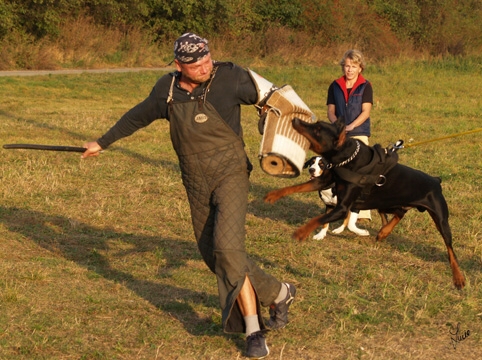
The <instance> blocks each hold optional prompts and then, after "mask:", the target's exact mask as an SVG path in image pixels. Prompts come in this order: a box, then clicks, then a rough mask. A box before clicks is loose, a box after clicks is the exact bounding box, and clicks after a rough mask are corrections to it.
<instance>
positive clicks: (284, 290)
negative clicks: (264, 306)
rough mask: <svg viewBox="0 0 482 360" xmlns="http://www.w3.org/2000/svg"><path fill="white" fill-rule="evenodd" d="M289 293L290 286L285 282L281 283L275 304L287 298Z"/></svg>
mask: <svg viewBox="0 0 482 360" xmlns="http://www.w3.org/2000/svg"><path fill="white" fill-rule="evenodd" d="M287 295H288V286H286V284H285V283H281V289H280V291H279V294H278V297H277V298H276V299H275V300H274V303H275V304H278V303H279V302H280V301H283V300H284V299H286V296H287Z"/></svg>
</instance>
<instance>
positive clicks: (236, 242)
mask: <svg viewBox="0 0 482 360" xmlns="http://www.w3.org/2000/svg"><path fill="white" fill-rule="evenodd" d="M174 55H175V60H174V61H175V64H176V68H177V71H175V72H173V73H170V74H166V75H164V76H162V77H161V78H160V79H159V80H158V81H157V83H156V84H155V86H154V88H153V89H152V91H151V93H150V95H149V96H148V97H147V98H146V99H145V100H144V101H142V102H141V103H139V104H138V105H136V106H135V107H133V108H132V109H131V110H129V111H128V112H127V113H125V114H124V115H123V116H122V117H121V118H120V120H119V121H118V122H117V123H116V124H115V125H114V126H113V127H112V128H111V129H110V130H109V131H107V133H105V134H104V135H103V136H102V137H101V138H99V139H98V140H97V141H94V142H89V143H86V144H84V147H85V148H87V150H86V151H85V153H84V154H83V155H82V157H83V158H86V157H89V156H96V155H98V154H99V152H100V151H101V150H102V149H105V148H107V147H108V146H109V145H110V144H112V143H113V142H115V141H117V140H119V139H121V138H123V137H126V136H129V135H131V134H133V133H134V132H135V131H136V130H138V129H140V128H142V127H145V126H147V125H149V124H150V123H152V122H153V121H154V120H157V119H167V120H168V121H169V123H170V135H171V140H172V144H173V147H174V149H175V151H176V153H177V156H178V158H179V164H180V168H181V173H182V181H183V184H184V187H185V188H186V192H187V196H188V199H189V204H190V207H191V217H192V223H193V227H194V234H195V237H196V241H197V244H198V248H199V251H200V253H201V255H202V257H203V259H204V261H205V263H206V264H207V266H208V267H209V269H210V270H211V271H212V272H213V273H215V274H216V279H217V283H218V291H219V299H220V303H221V308H222V321H223V329H224V331H225V332H228V333H231V332H244V333H245V334H246V341H247V350H246V355H247V356H248V357H250V358H263V357H265V356H267V355H268V354H269V349H268V347H267V345H266V339H265V336H264V334H265V330H266V325H265V324H264V321H263V318H262V315H261V311H260V308H261V306H266V307H268V306H269V314H270V319H269V320H268V322H267V326H268V327H269V328H272V329H279V328H282V327H284V326H285V325H286V324H287V323H288V308H289V306H290V305H291V303H292V302H293V300H294V296H295V293H296V289H295V287H294V286H293V285H292V284H288V283H281V282H280V281H278V280H277V279H275V278H274V277H273V276H271V275H269V274H267V273H265V272H264V271H263V270H261V269H260V268H259V267H258V266H257V265H256V264H255V263H254V262H253V261H252V260H251V259H250V258H249V257H248V256H247V254H246V250H245V236H246V232H245V220H246V212H247V205H248V191H249V172H250V170H251V164H250V162H249V160H248V157H247V155H246V152H245V150H244V142H243V139H242V128H241V105H256V104H258V103H259V102H260V101H261V100H262V99H260V95H259V91H258V89H257V86H256V84H255V82H254V79H253V77H252V76H251V75H250V73H249V72H248V71H247V70H245V69H242V68H240V67H239V66H237V65H234V64H232V63H220V62H216V61H213V60H212V59H211V55H210V52H209V48H208V42H207V40H206V39H203V38H201V37H199V36H197V35H195V34H192V33H187V34H184V35H182V36H181V37H179V38H178V39H177V40H176V42H175V44H174Z"/></svg>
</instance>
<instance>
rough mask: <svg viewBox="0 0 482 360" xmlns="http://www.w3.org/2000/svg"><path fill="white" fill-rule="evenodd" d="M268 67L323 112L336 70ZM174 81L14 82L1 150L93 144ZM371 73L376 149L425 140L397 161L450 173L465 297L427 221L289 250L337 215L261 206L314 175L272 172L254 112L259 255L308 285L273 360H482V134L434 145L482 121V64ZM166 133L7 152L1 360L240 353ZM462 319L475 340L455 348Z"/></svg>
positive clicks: (308, 206) (142, 75)
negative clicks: (314, 224)
mask: <svg viewBox="0 0 482 360" xmlns="http://www.w3.org/2000/svg"><path fill="white" fill-rule="evenodd" d="M253 70H254V71H256V72H259V73H260V74H262V75H263V76H264V77H266V78H267V79H269V80H270V81H273V82H274V83H275V84H278V85H283V84H290V85H292V86H293V88H294V89H295V90H296V91H297V93H298V94H299V95H300V96H301V98H302V99H303V100H304V101H305V102H306V103H307V104H308V105H309V106H310V107H311V109H312V110H313V111H314V112H315V113H316V114H317V116H318V117H319V118H320V119H321V120H324V119H326V106H325V101H326V90H327V88H328V85H329V83H330V82H331V81H332V80H333V79H334V78H336V77H338V76H339V75H340V69H339V66H337V65H333V66H326V67H314V66H313V67H285V68H284V67H273V68H259V69H257V68H253ZM162 74H163V73H162V72H156V71H148V72H139V73H138V72H136V73H110V74H81V75H51V76H34V77H25V78H22V77H0V97H1V99H2V101H1V103H0V121H1V123H2V127H1V128H0V138H1V140H2V143H23V142H28V143H39V144H58V145H73V146H82V144H83V143H84V142H85V141H90V140H95V139H97V138H98V137H99V136H100V135H102V134H103V133H104V132H105V131H106V130H108V129H109V127H110V126H111V125H112V124H113V123H114V122H115V121H117V119H118V118H119V117H120V116H121V115H122V114H123V113H124V112H125V111H126V110H128V109H129V108H130V107H132V106H133V105H135V104H137V103H138V102H139V101H141V100H143V98H144V97H145V96H147V94H148V93H149V92H150V90H151V88H152V86H153V85H154V83H155V81H156V80H157V78H159V77H160V76H162ZM365 76H366V78H368V79H369V80H370V81H372V83H373V87H374V97H375V104H374V107H373V112H372V122H373V126H372V130H373V136H372V138H371V139H370V141H371V143H372V144H375V143H380V144H382V145H385V146H386V145H388V144H391V143H394V142H395V141H396V140H398V139H403V140H404V141H405V143H406V144H411V143H419V142H421V144H419V145H416V146H412V147H407V148H405V149H403V150H400V151H399V155H400V162H401V163H403V164H406V165H408V166H412V167H415V168H417V169H420V170H423V171H425V172H427V173H429V174H431V175H434V176H440V177H441V178H442V180H443V182H442V186H443V189H444V194H445V197H446V199H447V202H448V204H449V209H450V214H451V216H450V223H451V226H452V232H453V235H454V249H455V252H456V254H457V256H458V259H459V262H460V265H461V268H462V270H463V272H464V273H465V275H466V278H467V287H466V288H465V289H464V290H463V291H457V290H455V288H454V287H453V285H452V280H451V271H450V267H449V264H448V261H447V254H446V249H445V246H444V244H443V240H442V238H441V236H440V235H439V234H438V232H437V230H436V229H435V226H434V224H433V223H432V221H431V219H430V218H429V215H428V214H426V213H419V212H418V211H416V210H411V211H409V212H408V213H407V215H406V217H405V218H404V219H403V220H402V222H401V223H400V224H399V225H398V226H397V227H396V228H395V231H394V232H393V233H392V234H391V235H390V236H389V237H388V238H387V239H386V241H384V242H383V243H375V242H374V236H375V235H376V233H377V231H378V228H379V226H380V220H379V219H378V218H377V216H376V214H374V216H373V217H374V219H373V221H372V222H371V223H369V224H368V225H366V227H367V229H368V230H369V231H370V233H371V236H370V237H369V238H360V237H357V236H355V235H353V234H351V233H348V232H345V233H343V234H342V235H333V234H330V235H328V237H327V238H326V239H325V240H323V241H316V240H312V239H308V240H307V241H306V242H303V243H297V242H295V241H294V240H292V238H291V234H292V233H293V232H294V230H295V229H296V228H297V227H298V226H300V225H302V224H304V223H305V222H306V221H308V219H310V218H311V217H314V216H316V215H318V214H319V213H320V212H321V211H323V206H322V205H321V203H320V200H319V199H318V196H317V194H315V193H312V194H296V195H294V196H291V197H289V198H286V199H282V200H280V201H279V202H278V203H276V204H274V205H269V204H265V203H264V202H263V196H264V195H265V194H266V193H267V192H268V191H270V190H272V189H275V188H280V187H284V186H287V185H290V184H295V183H299V182H304V181H305V180H306V179H307V176H306V174H302V176H300V177H299V178H297V179H279V178H273V177H270V176H269V175H267V174H265V173H264V172H263V171H262V170H261V169H260V167H259V165H258V163H257V154H258V150H259V143H260V140H261V137H260V135H259V133H258V132H257V120H258V119H257V115H256V112H255V110H254V109H253V108H251V107H246V108H243V125H244V131H245V140H246V149H247V151H248V154H249V155H250V158H251V160H252V162H253V163H254V164H255V170H254V172H253V173H252V176H251V180H252V185H251V192H250V195H249V206H248V216H247V223H246V230H247V234H248V237H247V241H246V245H247V248H248V251H249V253H250V255H251V256H252V257H253V259H254V260H255V261H257V262H258V263H259V264H260V266H262V267H263V268H265V269H266V271H268V272H269V273H271V274H273V275H274V276H276V277H278V278H280V279H283V280H285V281H291V282H293V283H295V284H296V285H297V287H298V296H297V299H296V301H295V303H294V305H293V307H292V311H291V315H290V319H291V323H290V324H289V326H288V327H287V328H286V329H284V330H282V331H277V332H271V333H269V334H268V343H269V346H270V349H271V354H272V355H271V356H272V358H273V359H320V358H326V359H328V358H329V359H407V358H416V359H422V358H423V359H434V358H440V359H458V358H460V359H478V358H481V357H482V350H481V349H482V346H481V345H482V344H481V317H482V310H481V309H482V300H481V299H482V290H481V285H480V284H481V282H482V275H481V270H482V235H481V231H480V226H481V225H480V222H481V219H482V189H481V182H480V179H481V177H482V160H481V159H482V157H481V155H482V142H481V141H480V136H481V135H480V134H481V133H473V134H467V135H463V136H455V137H450V138H448V139H444V140H440V141H433V142H428V141H429V140H433V139H438V138H443V137H446V136H448V135H458V134H459V133H462V132H466V131H470V130H472V129H477V128H480V127H482V122H481V120H480V119H481V118H482V100H481V99H480V97H479V96H478V95H477V94H480V93H481V92H482V81H481V80H482V73H481V68H480V65H479V64H478V63H476V62H471V61H469V60H467V61H465V62H464V61H461V60H460V61H457V60H453V59H452V60H448V61H447V62H443V61H440V62H435V63H434V62H430V63H428V62H411V63H408V62H407V63H403V62H400V63H396V64H390V65H377V66H373V67H368V68H367V70H366V73H365ZM467 84H470V87H469V88H468V87H467ZM168 129H169V127H168V123H167V122H166V121H158V122H155V123H153V124H152V125H151V126H150V127H148V128H146V129H143V130H141V131H139V132H138V133H136V134H135V135H133V136H131V137H129V138H126V139H123V140H121V141H119V142H118V143H115V144H114V145H113V146H112V147H111V148H109V149H108V150H107V151H105V152H104V153H103V154H102V155H101V156H100V157H98V158H95V159H88V160H81V159H80V155H79V154H75V153H55V152H39V151H28V150H4V149H2V150H1V153H2V161H1V166H0V184H1V185H0V199H1V201H0V358H1V359H29V360H30V359H183V360H184V359H238V358H242V354H243V351H244V339H243V337H242V336H240V335H227V334H224V333H223V331H222V327H221V323H220V322H221V313H220V309H219V301H218V297H217V285H216V281H215V278H214V277H213V275H212V274H211V273H210V272H209V270H208V269H207V267H206V266H205V265H204V263H203V261H202V259H201V256H200V255H199V253H198V251H197V247H196V243H195V241H194V238H193V234H192V228H191V220H190V215H189V205H188V203H187V200H186V196H185V193H184V189H183V186H182V183H181V179H180V173H179V167H178V165H177V159H176V155H175V153H174V151H173V150H172V148H171V145H170V139H169V134H168ZM311 155H312V154H311V153H310V154H308V156H311ZM263 315H264V316H265V317H267V310H265V313H263ZM457 324H460V331H461V332H463V331H466V330H470V336H469V337H468V338H466V339H465V340H463V341H461V342H459V343H457V346H456V349H454V348H453V345H452V343H451V336H452V335H451V334H450V331H452V332H453V331H454V330H453V329H455V328H456V325H457ZM320 354H324V355H320ZM320 356H321V357H320Z"/></svg>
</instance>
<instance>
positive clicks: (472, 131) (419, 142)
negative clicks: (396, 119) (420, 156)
mask: <svg viewBox="0 0 482 360" xmlns="http://www.w3.org/2000/svg"><path fill="white" fill-rule="evenodd" d="M479 131H482V128H478V129H474V130H469V131H464V132H461V133H457V134H452V135H448V136H442V137H439V138H435V139H430V140H424V141H418V142H414V143H411V144H407V145H403V143H402V145H401V147H399V149H402V148H408V147H412V146H417V145H422V144H426V143H429V142H434V141H440V140H445V139H451V138H454V137H457V136H462V135H467V134H473V133H476V132H479Z"/></svg>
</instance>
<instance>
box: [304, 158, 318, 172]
mask: <svg viewBox="0 0 482 360" xmlns="http://www.w3.org/2000/svg"><path fill="white" fill-rule="evenodd" d="M315 159H316V156H313V157H312V158H311V159H309V160H308V161H307V162H305V164H304V165H303V169H306V168H308V167H310V166H311V165H312V164H313V162H314V161H315Z"/></svg>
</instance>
